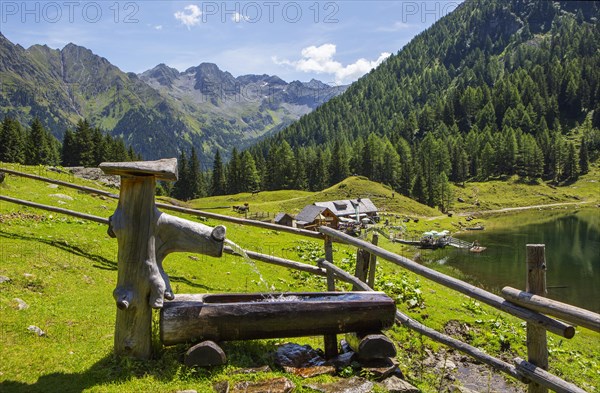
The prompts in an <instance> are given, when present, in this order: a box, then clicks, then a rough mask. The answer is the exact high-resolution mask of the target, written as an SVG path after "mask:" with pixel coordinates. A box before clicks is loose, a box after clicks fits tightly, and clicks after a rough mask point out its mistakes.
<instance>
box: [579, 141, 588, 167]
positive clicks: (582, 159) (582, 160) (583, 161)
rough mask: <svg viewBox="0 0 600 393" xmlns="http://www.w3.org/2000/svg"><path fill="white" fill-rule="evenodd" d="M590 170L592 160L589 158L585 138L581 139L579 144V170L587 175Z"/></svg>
mask: <svg viewBox="0 0 600 393" xmlns="http://www.w3.org/2000/svg"><path fill="white" fill-rule="evenodd" d="M589 171H590V161H589V158H588V149H587V145H586V143H585V139H582V140H581V145H580V146H579V172H580V173H581V174H582V175H585V174H586V173H588V172H589Z"/></svg>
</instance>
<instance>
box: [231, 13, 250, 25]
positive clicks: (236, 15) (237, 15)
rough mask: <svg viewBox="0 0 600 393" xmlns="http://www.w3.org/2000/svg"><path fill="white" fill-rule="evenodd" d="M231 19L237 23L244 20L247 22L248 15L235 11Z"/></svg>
mask: <svg viewBox="0 0 600 393" xmlns="http://www.w3.org/2000/svg"><path fill="white" fill-rule="evenodd" d="M231 20H232V21H233V22H235V23H240V22H242V21H244V22H246V21H248V17H247V16H245V15H243V14H240V13H239V12H235V13H234V14H233V15H232V16H231Z"/></svg>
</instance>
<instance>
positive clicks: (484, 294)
mask: <svg viewBox="0 0 600 393" xmlns="http://www.w3.org/2000/svg"><path fill="white" fill-rule="evenodd" d="M319 231H321V233H323V234H324V235H327V236H331V237H332V238H334V239H337V240H338V241H341V242H344V243H347V244H351V245H353V246H355V247H359V248H365V249H367V250H369V252H370V253H372V254H375V255H377V256H378V257H380V258H383V259H385V260H388V261H390V262H393V263H395V264H397V265H399V266H402V267H404V268H405V269H408V270H410V271H412V272H414V273H417V274H419V275H421V276H423V277H425V278H428V279H430V280H432V281H434V282H437V283H439V284H442V285H444V286H446V287H448V288H451V289H454V290H456V291H458V292H460V293H463V294H465V295H467V296H469V297H472V298H474V299H477V300H480V301H482V302H484V303H486V304H488V305H490V306H492V307H496V308H498V309H500V310H502V311H505V312H507V313H509V314H511V315H514V316H516V317H519V318H521V319H523V320H525V321H528V322H531V323H534V324H537V325H539V326H543V327H544V328H545V329H546V330H548V331H550V332H552V333H554V334H557V335H559V336H562V337H565V338H572V337H573V336H574V335H575V329H574V328H573V326H570V325H567V324H565V323H563V322H561V321H557V320H555V319H553V318H550V317H547V316H545V315H543V314H540V313H538V312H535V311H531V310H528V309H526V308H524V307H521V306H518V305H516V304H514V303H511V302H509V301H507V300H505V299H503V298H502V297H500V296H498V295H494V294H493V293H490V292H488V291H485V290H483V289H481V288H478V287H476V286H474V285H471V284H468V283H465V282H463V281H461V280H458V279H456V278H454V277H450V276H447V275H445V274H442V273H439V272H437V271H435V270H433V269H430V268H428V267H425V266H422V265H420V264H418V263H416V262H414V261H411V260H410V259H408V258H404V257H402V256H399V255H396V254H394V253H393V252H391V251H387V250H384V249H383V248H381V247H377V246H374V245H372V244H371V243H369V242H366V241H364V240H361V239H357V238H354V237H351V236H348V235H346V234H344V233H341V232H339V231H336V230H334V229H331V228H327V227H320V228H319Z"/></svg>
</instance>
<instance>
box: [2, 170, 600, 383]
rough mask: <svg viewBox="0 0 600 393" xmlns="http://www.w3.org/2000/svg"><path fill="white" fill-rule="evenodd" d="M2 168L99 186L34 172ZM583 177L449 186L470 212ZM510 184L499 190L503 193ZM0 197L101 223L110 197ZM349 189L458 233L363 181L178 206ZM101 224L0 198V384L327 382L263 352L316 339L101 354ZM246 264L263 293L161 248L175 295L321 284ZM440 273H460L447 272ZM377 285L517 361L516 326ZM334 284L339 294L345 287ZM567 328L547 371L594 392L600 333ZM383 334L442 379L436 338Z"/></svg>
mask: <svg viewBox="0 0 600 393" xmlns="http://www.w3.org/2000/svg"><path fill="white" fill-rule="evenodd" d="M3 165H6V164H3ZM6 167H7V168H11V169H16V170H21V171H27V172H30V173H35V174H39V175H41V176H46V177H52V178H56V179H59V180H64V181H70V182H74V183H77V184H84V185H88V186H91V187H95V188H103V187H102V186H100V185H98V184H95V183H93V182H91V181H86V180H81V179H77V178H74V177H72V176H71V175H68V174H60V173H56V172H52V171H49V170H47V169H46V168H43V167H35V168H33V167H23V166H19V167H17V166H12V165H6ZM586 176H587V177H584V178H583V179H581V180H580V181H578V182H577V183H575V184H574V185H571V186H568V187H565V188H558V189H553V188H550V187H548V186H545V185H535V186H529V185H522V186H521V185H519V187H518V188H516V189H515V188H514V187H512V186H510V187H509V186H506V188H502V187H505V186H504V184H505V183H502V182H498V183H494V182H492V183H482V184H470V183H468V184H467V185H466V186H465V188H458V187H457V188H456V189H455V195H456V196H458V195H462V194H460V192H461V191H464V197H465V201H468V200H469V199H467V198H469V196H468V193H470V192H471V191H470V190H472V188H473V187H477V189H478V198H479V201H480V202H481V203H480V206H479V209H480V210H483V209H485V208H502V207H512V206H526V205H530V204H536V205H537V204H542V203H545V202H548V203H556V202H572V201H587V202H590V203H598V194H596V195H595V196H596V199H594V187H597V184H598V183H595V182H592V181H597V179H598V177H599V176H598V170H597V168H596V169H595V171H594V172H593V173H591V174H590V175H586ZM521 187H525V189H527V188H526V187H532V188H529V189H527V190H529V191H531V192H530V193H526V194H527V195H525V194H522V191H521ZM513 189H515V191H514V193H513V194H511V193H510V192H509V190H513ZM596 189H597V188H596ZM536 193H547V194H548V195H549V196H548V197H544V198H549V199H544V198H541V197H539V198H538V196H530V194H536ZM0 194H1V195H6V196H11V197H15V198H21V199H27V200H29V201H34V202H38V203H44V204H48V205H53V206H59V207H64V208H67V209H72V210H76V211H79V212H85V213H89V214H93V215H97V216H102V217H108V216H109V215H110V214H112V212H113V211H114V209H115V207H116V201H115V200H112V199H107V198H104V197H100V196H94V195H89V194H85V193H81V192H78V191H76V190H73V189H70V188H65V187H55V186H52V185H50V184H48V183H44V182H39V181H34V180H29V179H24V178H20V177H16V176H11V175H7V176H6V179H5V181H4V182H3V183H2V184H0ZM357 196H362V197H370V198H372V200H373V201H374V203H375V204H376V205H377V206H378V207H380V208H382V209H384V210H385V212H386V213H388V214H390V215H389V216H388V217H389V218H390V219H392V220H393V221H394V223H396V224H397V225H401V224H402V225H405V226H406V227H407V228H406V229H407V231H408V232H409V233H411V232H412V233H415V234H416V233H418V232H419V231H422V230H426V229H434V228H438V229H452V230H456V229H457V227H458V226H459V222H461V221H462V222H464V217H458V216H456V215H455V216H454V217H440V213H439V212H438V211H436V210H434V209H432V208H429V207H427V206H423V205H420V204H418V203H416V202H414V201H412V200H409V199H406V198H404V197H402V196H400V195H398V194H392V191H391V190H390V189H389V188H386V187H385V186H382V185H380V184H376V183H372V182H369V181H367V180H366V179H363V178H349V179H347V180H345V181H344V182H342V183H340V184H338V185H336V186H334V187H331V188H329V189H326V190H324V191H322V192H320V193H309V192H302V191H277V192H261V193H259V194H257V195H250V194H240V195H234V196H223V197H214V198H203V199H200V200H196V201H192V202H191V203H190V206H193V207H199V208H209V209H210V211H211V212H218V213H224V214H230V215H234V216H237V217H239V216H241V215H239V214H238V213H235V212H233V210H232V209H231V207H230V206H231V205H239V204H243V203H246V202H247V203H249V204H250V208H251V210H250V211H251V213H253V212H268V213H270V214H271V217H272V216H273V214H274V213H277V212H279V211H287V212H289V213H297V212H298V211H299V210H300V209H302V207H304V205H306V204H308V203H312V202H314V201H318V200H331V199H343V198H350V197H357ZM494 198H495V199H494ZM503 198H504V199H503ZM540 198H541V199H540ZM577 198H579V199H577ZM487 201H489V202H487ZM491 201H495V202H491ZM536 201H541V202H536ZM550 201H552V202H550ZM463 207H464V208H463ZM463 207H461V206H455V207H454V209H455V211H464V212H467V211H472V210H471V208H472V207H474V206H473V205H470V204H467V203H465V206H463ZM215 208H216V209H215ZM396 216H398V217H399V218H396ZM405 216H410V217H420V218H421V219H420V220H419V222H418V223H415V222H412V221H411V222H410V223H402V220H401V219H402V218H403V217H405ZM185 217H186V218H187V219H190V220H197V218H194V217H190V216H185ZM435 217H437V218H435ZM503 217H508V216H503ZM504 221H506V224H503V223H504ZM513 221H514V220H513ZM476 222H482V223H485V224H486V225H494V224H495V223H498V225H509V222H510V220H509V219H505V218H499V219H496V218H495V216H485V217H483V218H480V216H477V220H476ZM205 223H206V224H208V225H216V224H218V223H219V222H217V221H215V220H208V221H206V222H205ZM224 224H225V225H226V226H227V237H228V238H229V239H231V240H232V241H234V242H235V243H237V244H239V245H240V246H242V247H244V248H248V249H252V250H255V251H259V252H263V253H266V254H272V255H276V256H281V257H285V258H289V259H294V260H300V261H303V262H306V263H314V261H315V260H316V259H317V258H319V257H320V256H321V255H322V244H320V243H319V242H316V241H313V240H307V239H306V238H302V237H298V236H295V235H291V234H287V233H284V232H279V231H273V230H266V229H261V228H254V227H248V226H241V225H235V224H230V223H224ZM106 229H107V228H106V226H104V225H101V224H97V223H92V222H89V221H84V220H80V219H75V218H72V217H68V216H64V215H60V214H56V213H50V212H47V211H42V210H36V209H32V208H26V207H22V206H19V205H15V204H11V203H8V202H3V201H0V276H4V277H7V278H9V281H5V282H2V283H0V327H1V333H0V351H1V352H0V356H1V361H0V392H55V391H61V392H80V391H89V392H142V391H143V392H175V391H177V390H184V389H194V390H196V391H198V392H210V391H212V385H213V384H214V383H216V382H218V381H222V380H229V381H241V380H260V379H266V378H271V377H274V376H282V375H283V376H286V377H288V378H289V379H291V380H292V381H293V382H294V383H295V384H296V386H297V389H296V392H300V393H302V392H313V390H311V389H310V388H308V387H306V386H305V385H306V384H307V383H309V382H314V381H321V382H324V381H332V380H334V379H335V378H336V377H331V376H320V377H316V378H311V379H310V380H308V381H307V380H302V379H301V378H300V377H296V376H294V375H290V374H286V373H284V372H283V371H281V370H278V369H276V368H275V367H274V365H273V358H272V353H273V351H274V350H275V348H276V347H277V345H279V344H281V343H285V342H290V341H291V342H296V343H299V344H310V345H312V346H313V347H321V346H322V341H321V338H320V337H305V338H294V339H274V340H257V341H251V342H237V343H228V344H226V345H225V346H224V348H225V351H226V353H227V355H228V358H229V363H228V364H227V365H226V366H222V367H214V368H210V369H198V370H196V369H190V368H187V367H186V366H184V365H183V364H182V363H181V362H180V360H181V357H182V355H183V353H184V352H185V351H186V350H187V347H186V346H182V345H181V346H174V347H169V348H160V346H159V344H158V340H156V345H157V354H158V356H157V358H156V359H154V360H152V361H149V362H140V361H135V360H130V359H117V358H115V357H114V356H113V355H112V346H113V329H114V317H115V305H114V301H113V298H112V290H113V289H114V286H115V283H116V278H117V274H116V260H117V255H116V254H117V243H116V240H115V239H111V238H109V237H108V236H107V234H106ZM380 245H381V246H383V247H384V248H387V249H390V250H392V251H395V252H398V253H400V254H402V255H406V256H409V257H410V256H412V254H413V253H414V252H415V251H414V250H413V249H409V248H406V247H403V246H401V245H398V244H392V243H390V242H389V241H388V240H387V239H384V238H383V237H380ZM334 248H335V257H334V258H335V263H336V264H337V265H339V266H342V267H344V268H346V269H347V270H349V271H351V269H353V261H354V257H353V250H351V249H350V248H347V247H344V246H342V245H338V244H336V245H335V246H334ZM256 266H257V268H258V270H259V271H260V274H261V275H262V276H263V277H264V280H265V281H266V282H267V283H269V286H270V288H265V287H264V285H263V284H261V282H260V281H261V280H260V279H259V277H258V273H257V272H256V270H255V268H254V267H253V266H250V265H248V264H246V263H245V262H243V261H242V259H241V258H239V257H234V256H230V255H224V256H223V257H222V258H210V257H205V256H202V255H197V256H194V255H191V254H184V253H182V254H173V255H171V256H169V257H168V258H167V260H166V261H165V269H166V271H167V273H168V274H169V276H170V277H171V281H172V285H173V289H174V290H175V292H177V293H203V292H256V291H267V290H271V289H273V290H276V291H303V290H307V291H315V290H324V289H325V287H326V285H325V282H324V280H323V279H322V278H317V277H313V276H309V275H307V274H300V273H297V272H292V271H289V270H287V269H284V268H280V267H276V266H271V265H267V264H264V263H261V262H256ZM452 273H453V274H455V275H457V276H459V277H460V273H459V272H452ZM377 283H378V284H377V288H376V289H379V290H385V291H386V292H387V293H388V294H390V295H391V296H392V297H394V299H395V300H396V301H397V305H398V308H399V309H400V310H401V311H403V312H405V313H407V314H409V315H411V316H412V317H414V318H415V319H417V320H419V321H421V322H422V323H424V324H426V325H428V326H430V327H432V328H435V329H437V330H440V331H443V330H444V329H445V328H446V327H447V324H448V322H449V321H459V323H460V324H463V325H465V324H466V326H469V329H468V330H467V331H464V332H463V333H462V334H463V336H461V337H462V339H463V340H465V341H467V342H469V343H471V344H472V345H475V346H478V347H480V348H483V349H484V350H486V351H487V352H489V353H492V354H494V355H496V356H498V357H501V358H503V359H506V360H507V361H510V359H512V358H513V357H514V356H520V357H526V352H525V347H524V342H525V329H524V326H523V324H522V323H521V321H520V320H517V319H515V318H512V317H510V316H508V315H506V314H503V313H500V312H499V311H497V310H495V309H491V308H489V307H487V306H485V305H482V304H479V303H478V302H474V301H472V300H470V299H469V298H467V297H465V296H463V295H460V294H457V293H455V292H452V291H449V290H447V289H445V288H443V287H441V286H440V285H437V284H435V283H432V282H429V281H428V280H425V279H422V278H418V277H416V276H415V275H414V274H412V273H410V272H406V271H403V270H402V269H401V268H398V267H396V266H394V265H392V264H391V263H388V262H385V261H382V262H381V263H380V264H379V269H378V271H377ZM340 287H341V288H346V289H347V286H340ZM30 326H37V327H39V328H40V329H42V330H43V331H44V332H45V335H44V336H41V337H40V336H38V335H37V334H35V333H34V332H32V331H29V330H28V327H30ZM577 331H578V332H577V334H576V337H575V338H574V339H572V340H566V339H561V338H559V337H556V336H553V335H552V334H549V335H548V337H549V348H550V351H551V353H550V370H551V371H552V372H553V373H555V374H556V375H559V376H561V377H563V378H565V379H567V380H569V381H572V382H574V383H576V384H578V385H579V386H580V387H582V388H584V389H586V390H587V391H588V392H600V335H599V334H596V333H593V332H591V331H589V330H586V329H577ZM391 336H392V337H393V338H394V340H395V342H396V343H397V344H398V349H399V352H398V357H397V360H398V361H399V364H400V369H401V370H402V372H403V373H404V375H405V377H406V379H407V380H408V381H409V382H411V383H412V384H413V385H415V386H418V387H419V388H421V389H422V391H424V392H434V391H441V390H440V386H442V385H443V384H442V378H441V376H440V375H439V374H436V373H435V372H434V371H433V369H430V368H428V367H426V366H424V359H425V357H426V353H427V351H429V350H431V351H434V352H435V351H437V350H438V349H440V348H441V346H440V345H439V344H436V343H434V342H432V341H430V340H428V339H426V338H424V337H422V336H420V335H419V334H417V333H414V332H411V331H409V330H407V329H406V328H402V327H394V328H393V329H392V331H391ZM262 365H270V366H271V367H272V369H273V371H271V372H262V373H255V374H250V375H240V374H236V373H235V372H236V370H239V369H240V368H244V367H256V366H262ZM352 373H356V374H360V372H359V371H356V370H352V369H348V370H344V373H343V374H344V375H348V374H352ZM367 376H368V375H367ZM444 381H446V380H445V379H444ZM446 383H447V381H446V382H444V386H445V384H446ZM377 389H378V390H377V391H383V390H381V389H379V388H377ZM490 391H491V390H490Z"/></svg>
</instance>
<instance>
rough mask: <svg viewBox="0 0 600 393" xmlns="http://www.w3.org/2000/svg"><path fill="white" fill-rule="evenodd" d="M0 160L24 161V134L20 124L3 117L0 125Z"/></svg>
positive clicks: (20, 162) (21, 162)
mask: <svg viewBox="0 0 600 393" xmlns="http://www.w3.org/2000/svg"><path fill="white" fill-rule="evenodd" d="M0 161H2V162H13V163H19V164H23V163H25V135H24V133H23V128H22V127H21V124H20V123H19V122H18V121H17V120H14V119H12V118H10V117H8V116H7V117H5V118H4V120H3V121H2V125H1V126H0Z"/></svg>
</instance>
